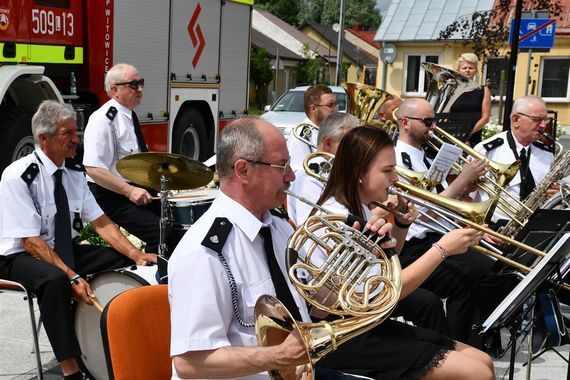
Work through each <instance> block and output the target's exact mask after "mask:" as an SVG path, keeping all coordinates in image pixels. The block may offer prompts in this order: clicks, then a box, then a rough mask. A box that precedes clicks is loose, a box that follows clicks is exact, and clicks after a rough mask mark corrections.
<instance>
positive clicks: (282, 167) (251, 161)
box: [246, 158, 291, 177]
mask: <svg viewBox="0 0 570 380" xmlns="http://www.w3.org/2000/svg"><path fill="white" fill-rule="evenodd" d="M246 161H247V162H249V163H251V164H254V165H265V166H271V167H272V168H277V169H282V170H283V177H285V175H286V174H287V169H289V168H290V167H291V158H289V159H288V160H287V162H286V163H284V164H283V165H278V164H271V163H269V162H265V161H257V160H246Z"/></svg>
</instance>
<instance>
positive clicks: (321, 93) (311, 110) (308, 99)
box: [287, 84, 337, 173]
mask: <svg viewBox="0 0 570 380" xmlns="http://www.w3.org/2000/svg"><path fill="white" fill-rule="evenodd" d="M304 106H305V114H306V115H307V118H306V119H305V120H303V122H302V123H304V124H310V125H313V126H319V125H320V124H321V122H322V121H323V120H324V119H325V118H326V117H327V116H328V115H330V114H331V113H333V112H334V111H336V110H337V104H336V96H335V94H334V93H333V92H332V90H331V89H330V87H328V86H325V85H322V84H316V85H314V86H311V87H309V88H308V89H307V91H305V95H304ZM316 145H317V134H316V133H312V134H311V135H310V137H308V139H307V141H306V142H305V141H301V140H299V139H298V138H296V137H295V136H289V139H288V140H287V149H288V150H289V154H290V155H291V167H292V168H293V171H294V172H295V173H298V172H300V171H302V170H303V160H304V159H305V157H306V156H307V154H309V153H311V152H313V151H314V148H313V146H316Z"/></svg>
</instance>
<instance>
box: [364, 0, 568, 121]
mask: <svg viewBox="0 0 570 380" xmlns="http://www.w3.org/2000/svg"><path fill="white" fill-rule="evenodd" d="M494 2H495V1H494V0H474V1H472V2H464V1H456V0H432V1H426V0H409V1H393V2H392V4H391V5H390V8H389V9H388V11H387V13H386V15H385V16H384V19H383V22H382V24H381V26H380V28H379V29H378V32H377V33H376V37H375V40H376V41H379V42H381V43H383V44H387V43H389V44H392V45H394V46H395V48H396V52H397V53H396V58H395V60H394V62H393V63H390V64H386V63H384V62H382V61H381V60H380V61H379V63H378V75H377V80H376V86H377V87H379V88H382V89H385V90H386V91H388V92H390V93H393V94H395V95H398V96H401V97H403V98H405V97H424V96H425V90H426V85H427V83H426V81H427V79H426V75H425V73H424V71H423V69H422V68H421V67H420V63H421V62H433V63H437V64H440V65H443V66H446V67H449V68H451V69H456V60H457V58H458V57H459V56H460V55H461V53H464V52H470V49H469V46H464V44H463V40H461V36H460V35H454V36H452V39H451V40H446V41H441V40H437V38H438V36H439V32H440V31H441V30H442V29H444V28H445V27H446V26H448V25H449V24H450V23H451V22H453V21H454V20H456V19H458V18H459V17H464V16H466V15H470V14H472V13H473V12H475V11H486V10H490V9H491V7H493V6H494ZM467 3H468V4H467ZM560 3H561V6H562V12H561V16H560V17H559V18H558V19H557V25H556V37H555V43H554V47H553V48H552V49H550V51H548V52H532V53H528V52H522V51H521V52H519V55H518V62H517V69H516V79H515V88H514V97H515V99H516V98H519V97H522V96H524V95H525V94H529V95H538V96H541V97H542V98H543V99H544V100H545V101H546V102H547V104H548V107H549V109H551V110H552V111H556V112H557V116H558V121H559V124H560V125H562V126H570V83H569V81H570V76H569V73H570V38H569V37H570V28H569V27H570V20H569V18H570V0H560ZM512 14H514V11H513V12H511V15H512ZM511 17H512V16H511ZM502 22H507V23H509V24H510V22H511V20H510V18H509V20H503V21H502ZM509 51H510V48H509V47H508V46H505V48H503V49H502V51H501V53H500V54H502V55H501V56H499V57H493V58H489V60H488V62H487V65H485V66H484V67H480V70H481V72H480V73H479V75H478V81H479V83H481V84H482V83H488V84H489V86H490V88H491V93H492V94H493V108H492V110H491V121H492V122H493V121H496V120H499V121H502V115H500V112H499V111H500V109H499V108H500V107H499V103H500V99H501V97H500V96H499V94H500V88H501V80H500V79H501V76H500V71H501V69H504V70H508V66H509V61H508V58H507V57H506V56H505V54H506V53H507V52H509ZM529 58H530V65H529ZM507 75H508V73H507ZM504 81H505V82H504V83H503V85H504V86H505V88H506V76H505V77H504Z"/></svg>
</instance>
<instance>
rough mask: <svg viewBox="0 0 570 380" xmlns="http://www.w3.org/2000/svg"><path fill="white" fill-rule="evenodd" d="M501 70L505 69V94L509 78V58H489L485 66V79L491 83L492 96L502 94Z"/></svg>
mask: <svg viewBox="0 0 570 380" xmlns="http://www.w3.org/2000/svg"><path fill="white" fill-rule="evenodd" d="M501 71H504V72H505V74H504V83H503V94H502V96H505V92H506V91H507V78H508V76H509V58H506V57H494V58H488V59H487V64H486V66H485V81H486V82H487V83H488V84H489V90H491V96H501V94H500V89H501Z"/></svg>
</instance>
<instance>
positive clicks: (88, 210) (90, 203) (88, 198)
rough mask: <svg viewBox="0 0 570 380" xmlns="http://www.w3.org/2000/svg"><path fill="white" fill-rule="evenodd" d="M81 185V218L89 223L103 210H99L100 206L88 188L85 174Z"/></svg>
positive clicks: (101, 213)
mask: <svg viewBox="0 0 570 380" xmlns="http://www.w3.org/2000/svg"><path fill="white" fill-rule="evenodd" d="M81 186H82V187H83V207H82V209H81V219H83V220H85V221H86V222H88V223H90V222H92V221H94V220H95V219H97V218H98V217H100V216H101V215H103V210H101V207H100V206H99V204H98V203H97V201H96V200H95V197H94V196H93V194H92V193H91V190H89V186H88V185H87V180H86V179H85V176H83V183H82V184H81Z"/></svg>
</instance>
